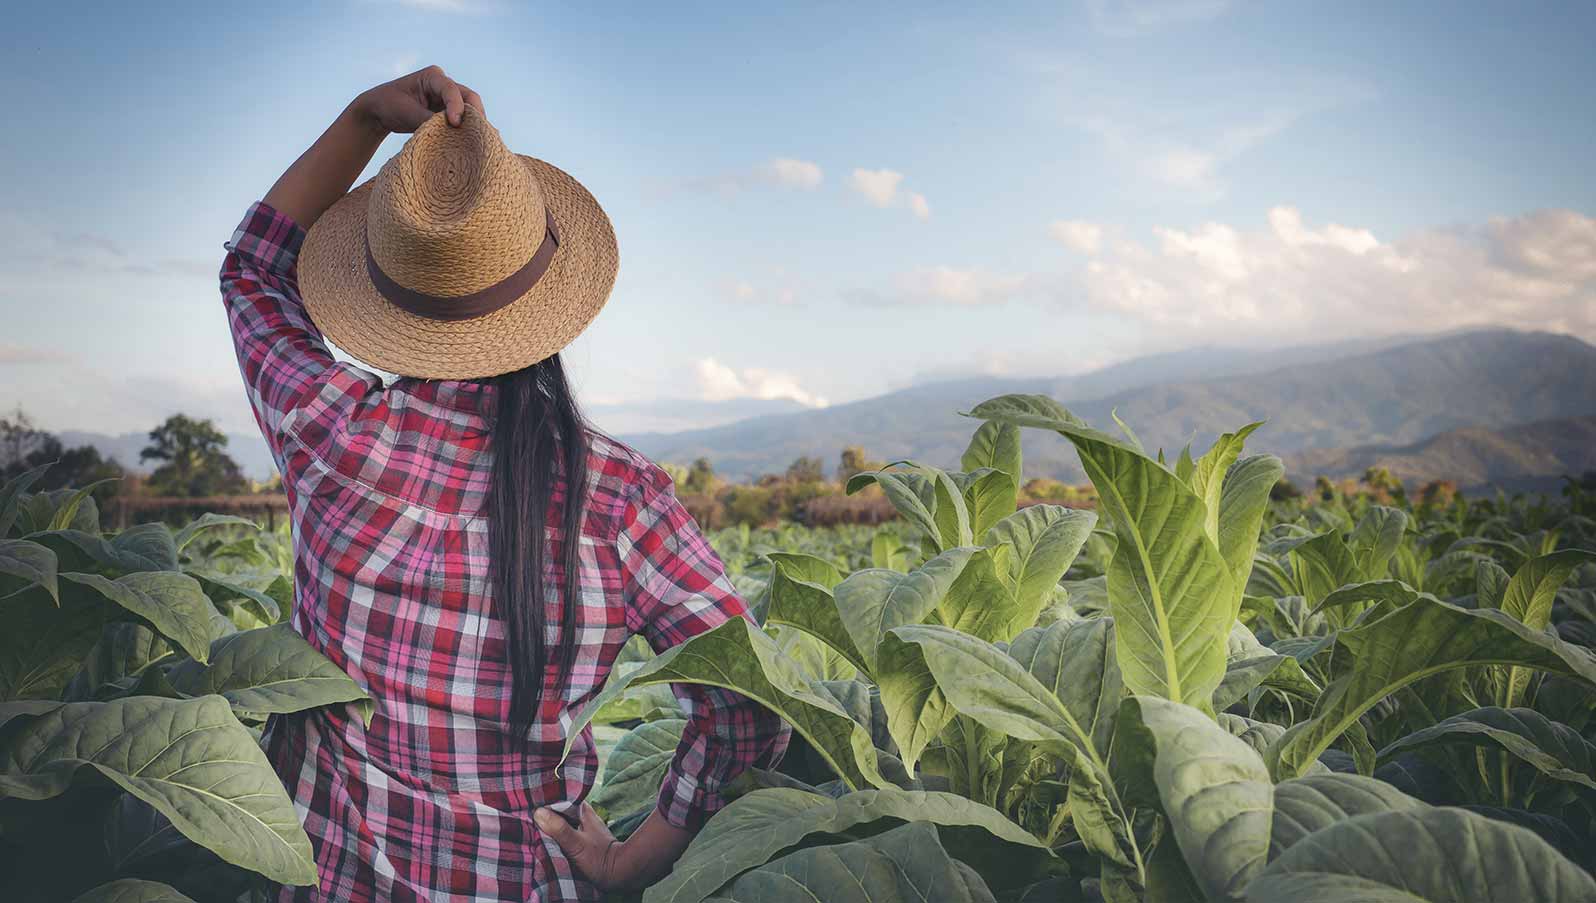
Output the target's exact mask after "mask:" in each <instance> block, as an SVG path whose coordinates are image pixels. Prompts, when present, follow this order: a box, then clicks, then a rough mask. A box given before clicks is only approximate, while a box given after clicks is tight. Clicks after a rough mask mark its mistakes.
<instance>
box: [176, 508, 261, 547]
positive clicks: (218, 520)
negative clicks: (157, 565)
mask: <svg viewBox="0 0 1596 903" xmlns="http://www.w3.org/2000/svg"><path fill="white" fill-rule="evenodd" d="M225 526H240V527H250V528H252V529H254V530H259V529H260V525H259V524H257V523H255V522H254V521H252V520H250V519H248V518H245V517H238V516H236V515H232V514H216V513H214V512H210V511H207V512H205V513H204V514H202V515H200V516H199V517H197V518H195V519H194V520H192V521H189V522H188V523H187V524H184V525H183V527H182V529H180V530H178V531H177V533H176V534H175V535H174V536H173V537H172V545H173V546H175V547H176V548H177V550H178V551H179V552H181V551H183V550H184V549H185V548H187V547H188V544H189V543H191V542H193V541H194V538H195V537H197V536H199V535H200V534H201V533H203V532H204V531H206V530H210V529H213V528H215V527H225Z"/></svg>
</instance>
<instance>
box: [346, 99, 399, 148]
mask: <svg viewBox="0 0 1596 903" xmlns="http://www.w3.org/2000/svg"><path fill="white" fill-rule="evenodd" d="M344 116H345V117H347V118H348V119H349V120H350V121H351V122H353V123H354V124H355V125H357V126H359V127H360V128H361V129H362V130H363V131H366V132H369V133H371V134H372V135H375V136H376V137H378V138H386V137H387V136H388V129H387V128H386V127H384V126H383V124H382V120H381V119H380V118H379V117H378V116H377V110H376V105H375V104H374V103H373V99H372V96H371V92H370V91H362V92H360V94H358V95H356V96H355V99H354V100H352V101H350V102H349V106H347V107H345V108H344Z"/></svg>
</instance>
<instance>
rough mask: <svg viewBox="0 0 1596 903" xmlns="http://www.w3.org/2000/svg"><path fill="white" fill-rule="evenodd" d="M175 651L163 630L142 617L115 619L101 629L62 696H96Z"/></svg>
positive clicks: (80, 698) (76, 698) (83, 699)
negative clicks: (131, 619)
mask: <svg viewBox="0 0 1596 903" xmlns="http://www.w3.org/2000/svg"><path fill="white" fill-rule="evenodd" d="M171 653H172V647H171V645H170V644H168V643H167V642H166V639H165V638H164V637H162V636H161V635H160V634H158V633H156V632H155V631H153V630H151V629H150V628H149V627H147V626H146V625H144V624H142V623H140V622H138V621H113V622H111V623H109V624H106V625H105V627H104V629H102V630H101V631H100V638H99V640H97V641H96V642H95V644H94V648H93V649H91V650H89V653H88V655H86V656H85V657H84V659H83V667H82V668H81V669H79V670H78V672H77V674H76V675H75V676H74V677H73V678H72V682H71V683H69V684H68V685H67V688H66V691H65V692H64V693H63V694H62V698H64V699H68V700H70V701H73V702H89V701H92V700H94V699H95V698H96V697H97V695H98V694H99V691H100V689H101V688H102V687H104V686H105V685H106V684H110V683H111V682H113V681H118V680H121V679H122V678H124V677H128V676H130V675H134V674H137V673H138V672H139V671H141V670H142V669H143V668H144V667H145V666H147V665H148V664H150V663H151V662H154V661H158V660H160V659H162V658H165V657H166V656H168V655H170V654H171Z"/></svg>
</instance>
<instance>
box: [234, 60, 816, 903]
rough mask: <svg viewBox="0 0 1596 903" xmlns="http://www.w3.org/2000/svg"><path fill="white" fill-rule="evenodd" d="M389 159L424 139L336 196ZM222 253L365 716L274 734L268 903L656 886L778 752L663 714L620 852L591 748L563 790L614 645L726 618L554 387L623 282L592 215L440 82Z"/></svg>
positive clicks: (268, 425) (298, 615) (743, 736)
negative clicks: (283, 827) (282, 855)
mask: <svg viewBox="0 0 1596 903" xmlns="http://www.w3.org/2000/svg"><path fill="white" fill-rule="evenodd" d="M390 132H406V133H408V132H414V133H415V134H414V136H413V137H412V138H410V139H409V140H408V141H407V142H406V144H405V146H404V149H403V150H402V151H401V152H400V153H399V154H398V155H397V156H395V157H394V158H393V159H392V160H390V161H388V163H387V164H385V165H384V167H383V168H382V172H381V174H380V175H379V176H377V178H375V179H373V180H371V181H370V182H368V183H366V184H364V185H362V186H360V187H359V188H356V189H355V190H354V191H349V187H350V185H351V184H352V183H353V182H354V180H355V178H356V176H357V175H359V173H360V171H361V170H362V169H363V168H364V167H365V165H366V163H367V162H368V161H369V160H370V159H371V157H372V155H373V154H374V153H375V152H376V150H377V147H378V145H379V144H380V143H381V141H382V139H383V137H384V136H385V135H387V134H388V133H390ZM346 192H347V193H346ZM305 230H309V231H308V233H307V232H306V231H305ZM227 247H228V250H229V254H228V256H227V259H226V262H225V263H224V265H223V270H222V293H223V296H224V298H225V301H226V306H227V312H228V318H229V321H230V324H231V326H232V330H233V336H234V339H235V341H236V344H237V349H238V357H239V363H240V365H241V367H242V369H243V374H244V382H245V385H246V387H247V390H248V394H249V399H250V402H251V404H252V405H253V407H254V411H255V415H256V418H257V420H258V421H259V423H260V426H261V430H262V431H263V432H264V433H265V436H266V439H267V441H268V442H269V443H270V445H271V448H272V451H273V454H274V456H275V457H276V460H277V463H278V466H279V468H280V469H281V471H282V474H283V485H284V488H285V490H286V491H287V493H288V497H289V500H290V502H291V504H292V510H293V517H294V553H295V556H294V557H295V590H296V598H295V605H294V611H293V625H294V628H295V629H296V630H297V631H299V633H301V634H302V635H303V636H304V637H305V638H306V639H307V640H308V641H309V642H310V643H311V644H312V645H313V646H315V647H316V648H317V649H319V650H320V651H321V652H322V653H323V654H325V655H326V656H327V657H328V658H329V659H331V660H332V661H333V662H335V663H337V664H338V665H339V666H341V667H342V668H343V669H344V670H346V671H347V672H348V673H349V674H350V676H351V677H353V678H354V679H355V680H357V681H359V682H360V683H361V685H362V686H364V687H365V688H366V689H367V690H368V692H369V693H370V694H371V696H372V698H373V700H374V702H375V706H376V712H375V715H374V716H373V717H372V718H371V721H370V723H369V724H366V723H363V721H362V719H361V718H360V717H359V714H358V712H357V711H356V710H355V709H354V707H341V708H327V709H322V710H318V711H315V712H311V713H306V714H304V715H300V716H294V717H283V718H278V719H276V720H274V721H273V722H272V723H271V724H270V725H269V728H268V735H267V747H268V751H269V754H270V756H271V758H272V760H273V762H274V764H275V766H276V768H277V770H278V772H279V774H280V775H281V776H282V778H283V781H284V782H285V783H286V785H287V787H288V790H289V793H290V794H291V795H292V796H293V797H294V798H295V800H296V803H297V805H298V807H299V809H300V811H301V814H302V816H303V820H304V823H305V828H306V830H307V831H308V833H309V834H310V837H311V839H312V841H313V842H314V844H315V849H316V860H317V866H318V868H319V871H320V885H319V887H316V888H297V889H296V888H284V889H283V891H282V899H284V900H289V899H296V900H298V899H305V900H310V899H314V900H338V901H348V900H354V901H364V900H431V901H440V900H513V901H516V903H524V901H527V900H593V899H597V898H598V893H599V891H601V890H607V889H613V888H632V887H638V886H642V885H646V884H647V883H650V882H652V881H654V880H656V879H658V878H659V877H660V876H661V875H662V874H664V873H665V872H666V871H668V870H669V868H670V866H671V864H672V863H673V862H674V861H675V860H676V859H677V857H679V856H680V854H681V852H682V850H683V849H684V848H685V847H686V845H687V842H688V841H689V840H690V839H691V837H692V836H693V833H694V831H696V830H697V828H698V827H699V826H700V825H701V824H702V823H703V821H704V819H705V818H706V817H707V816H708V815H709V814H710V813H712V812H713V811H714V810H715V809H716V808H717V807H718V806H719V805H720V802H721V801H720V799H719V793H720V791H721V788H722V787H723V786H724V785H725V783H726V782H727V781H728V780H730V779H731V778H732V777H734V776H735V775H737V774H738V773H740V772H741V771H743V770H744V769H746V768H747V767H749V766H750V765H753V764H756V763H760V764H771V763H773V762H774V761H775V760H776V759H778V758H779V757H780V755H781V753H782V751H783V750H784V748H785V745H786V740H787V737H788V733H787V728H786V727H785V726H784V725H782V724H781V722H780V721H779V719H777V718H775V717H774V716H773V715H771V714H770V713H769V712H768V711H767V710H765V709H763V708H761V707H759V706H757V705H755V704H754V703H752V702H750V701H749V700H747V699H745V698H743V697H741V696H737V695H735V694H732V693H729V692H726V691H722V690H718V689H713V688H708V687H699V686H693V687H679V688H678V689H677V694H678V696H679V697H680V698H681V700H682V703H683V705H684V707H685V708H686V709H687V711H688V712H689V713H690V714H689V723H688V726H687V729H686V732H685V733H684V735H683V737H682V742H681V746H680V748H679V749H678V750H677V752H676V757H675V759H674V761H673V763H672V765H671V767H670V770H669V772H668V774H667V777H666V778H665V781H664V786H663V787H662V788H661V790H660V795H659V801H658V805H657V806H656V807H655V809H654V810H653V812H652V813H651V814H650V815H649V816H648V818H647V820H646V821H645V822H644V823H643V825H642V826H641V827H640V828H639V829H638V830H637V831H636V833H635V834H633V835H632V836H631V837H630V838H629V839H628V840H626V842H624V843H620V842H616V841H615V840H614V838H613V837H611V836H610V834H609V832H608V830H607V829H606V828H605V826H604V824H603V822H602V821H601V820H599V818H598V817H597V816H596V815H595V813H594V812H593V810H592V808H591V807H590V806H588V805H587V804H586V803H583V802H580V801H581V800H582V798H583V797H584V796H585V795H586V793H587V792H588V791H589V790H590V789H591V787H592V783H593V778H594V775H595V772H596V769H597V762H596V756H595V753H594V749H593V741H592V735H591V732H590V731H588V730H584V731H583V732H582V734H581V736H580V737H579V738H578V739H577V741H576V743H575V745H574V747H573V751H572V753H571V756H570V758H569V759H568V760H567V761H566V762H565V763H564V765H563V766H560V767H559V768H558V770H556V766H557V765H559V758H560V752H561V748H562V746H563V744H564V742H565V737H566V733H567V729H568V727H569V725H570V724H571V723H572V719H573V717H574V715H575V714H576V712H577V711H578V710H579V709H580V708H581V707H582V705H583V704H584V703H585V702H587V701H588V700H590V699H592V698H593V696H594V695H596V693H597V692H598V691H599V690H600V689H601V687H602V686H603V684H604V682H605V679H606V677H607V676H608V675H609V672H610V667H611V665H612V663H613V662H614V660H615V657H616V655H617V654H618V652H619V651H620V648H621V646H622V644H624V643H625V642H626V640H627V639H628V637H630V636H631V635H633V634H635V633H641V634H643V635H644V636H645V637H646V638H647V640H648V642H649V644H650V645H652V646H653V647H654V648H655V649H656V650H663V649H665V648H667V647H669V646H673V645H676V644H678V643H681V642H683V641H685V640H686V639H688V638H689V637H691V636H694V635H696V634H698V633H701V632H703V631H706V630H709V629H712V628H714V627H715V626H716V625H718V624H721V623H724V622H725V621H726V620H728V619H730V618H739V617H747V609H746V607H745V606H744V604H743V602H742V600H740V599H739V598H738V597H737V595H736V594H735V592H734V591H733V589H732V587H731V584H730V582H729V581H728V580H727V578H726V577H725V575H724V573H723V570H722V566H721V563H720V561H719V559H718V558H716V556H715V553H714V552H713V551H712V550H711V549H710V547H709V545H708V544H707V543H706V542H705V541H704V539H703V537H702V536H701V535H700V534H699V532H698V529H697V526H696V525H695V524H694V523H693V520H692V518H691V517H689V516H688V514H687V513H686V512H685V510H684V509H683V508H682V506H681V504H680V503H679V502H678V501H677V499H676V497H675V495H674V493H673V490H672V486H671V482H670V479H669V477H667V476H666V475H665V473H664V472H663V471H662V470H661V469H660V468H659V467H657V466H656V465H654V464H652V463H650V462H649V461H648V460H646V459H645V458H643V457H642V456H640V455H639V454H637V453H636V452H635V451H633V450H632V449H630V448H628V447H626V446H625V445H623V444H621V443H619V442H617V441H615V440H614V439H611V438H609V437H606V436H604V435H602V434H600V433H598V432H596V431H594V430H592V429H590V428H589V427H587V426H586V425H585V424H584V423H583V421H582V417H581V415H580V413H579V412H578V410H577V406H576V402H575V400H574V398H573V397H572V394H571V390H570V387H569V385H568V384H567V382H566V378H565V374H564V372H563V371H562V369H561V365H560V358H559V354H558V351H559V350H560V348H562V347H564V346H565V345H566V344H567V343H569V342H570V341H571V340H572V339H573V338H575V337H576V335H577V334H578V333H579V332H581V331H582V329H583V328H585V327H586V326H587V324H588V323H589V322H590V321H591V320H592V319H593V317H594V316H595V315H596V314H597V313H598V311H599V309H600V308H601V307H602V306H603V304H604V302H605V300H606V298H607V297H608V295H609V291H610V288H611V286H612V285H613V283H614V279H615V270H616V263H617V258H616V250H615V238H614V234H613V233H612V231H611V228H610V223H609V220H608V218H607V217H605V215H604V213H603V211H602V210H601V209H600V208H599V206H598V204H597V202H596V201H594V200H593V198H592V196H591V195H590V194H588V192H587V191H586V190H585V189H583V188H582V186H581V185H579V184H578V183H577V182H576V181H575V180H574V179H572V178H571V177H570V176H568V175H566V174H565V173H564V172H562V171H560V170H558V169H556V168H555V167H553V166H550V165H549V164H547V163H544V162H542V161H540V160H534V159H532V158H529V157H520V156H517V155H515V154H512V153H510V152H509V151H508V150H506V149H505V147H504V145H503V143H502V142H501V141H500V139H499V136H498V132H497V131H496V130H494V128H493V126H492V125H490V124H489V123H488V122H487V119H486V117H485V116H484V114H483V107H482V100H481V98H480V97H478V96H477V94H476V93H475V92H473V91H472V90H470V89H469V88H467V87H465V86H463V85H459V84H457V83H455V82H454V81H452V80H450V79H449V77H448V76H447V75H445V74H444V73H443V71H442V70H440V69H438V68H436V67H432V68H428V69H424V70H421V71H420V72H417V73H414V74H412V75H408V76H405V77H404V78H400V79H397V80H395V81H392V82H389V83H387V84H384V85H379V86H378V87H376V88H373V89H371V90H369V91H367V92H365V93H364V94H362V95H360V96H359V97H358V98H356V99H355V101H354V102H353V103H351V104H350V105H349V107H348V108H347V109H346V110H344V112H343V113H342V115H340V116H339V117H338V118H337V119H336V120H335V121H334V122H333V124H332V126H331V127H329V128H328V129H327V131H326V133H325V134H323V135H322V136H321V138H320V139H318V140H317V141H316V143H315V144H313V145H312V146H311V147H310V149H309V150H307V151H306V152H305V153H304V155H303V156H301V157H300V158H299V160H298V161H297V162H295V163H294V164H293V165H292V166H291V167H289V169H288V171H287V172H285V173H283V176H282V178H280V179H279V180H278V181H277V184H276V185H274V186H273V187H272V189H271V191H270V192H269V193H267V195H266V197H265V199H264V201H262V202H260V203H258V204H256V205H255V206H254V207H253V208H251V210H250V211H249V213H248V214H247V215H246V216H245V218H244V221H243V224H242V225H241V226H240V227H239V230H238V232H237V233H235V234H234V236H233V239H232V241H231V242H229V243H228V246H227ZM301 292H303V294H301ZM323 336H325V337H326V338H328V339H330V340H331V341H333V342H335V343H337V345H338V346H339V347H341V348H343V349H344V350H345V351H347V352H349V354H350V355H352V356H354V357H355V358H357V359H359V360H360V361H362V362H364V363H367V364H370V365H371V366H373V367H374V368H377V369H380V370H385V371H388V372H390V373H394V374H399V376H400V378H399V379H397V381H395V382H393V383H392V384H391V385H387V386H384V385H383V382H382V380H381V379H379V378H378V377H377V376H376V375H374V374H373V373H371V372H368V371H367V370H364V369H361V368H359V367H356V366H354V365H351V364H347V363H342V362H338V361H335V360H334V359H333V357H332V355H331V354H330V353H329V352H328V348H327V345H326V344H325V343H324V341H323Z"/></svg>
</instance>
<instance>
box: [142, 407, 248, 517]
mask: <svg viewBox="0 0 1596 903" xmlns="http://www.w3.org/2000/svg"><path fill="white" fill-rule="evenodd" d="M226 448H227V436H226V435H224V434H223V433H222V431H221V430H219V429H217V428H216V424H214V423H212V422H211V421H209V420H196V419H194V418H192V417H188V416H186V415H183V414H173V415H172V416H171V417H168V418H166V422H165V423H163V424H161V425H160V426H158V427H156V428H155V429H153V430H150V444H149V445H148V446H146V447H145V448H144V450H143V451H142V452H140V453H139V460H140V461H152V460H153V461H161V462H163V463H162V464H161V466H159V467H157V468H156V469H155V472H154V473H152V474H150V479H149V487H150V490H151V491H152V492H154V493H156V494H158V495H175V496H185V497H189V498H194V497H199V496H209V495H233V494H237V493H241V492H246V491H248V489H249V483H248V481H247V480H245V479H244V475H243V474H242V473H241V472H240V471H239V469H238V462H236V461H234V460H233V459H232V458H231V457H229V456H228V454H227V452H226V451H225V449H226Z"/></svg>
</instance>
